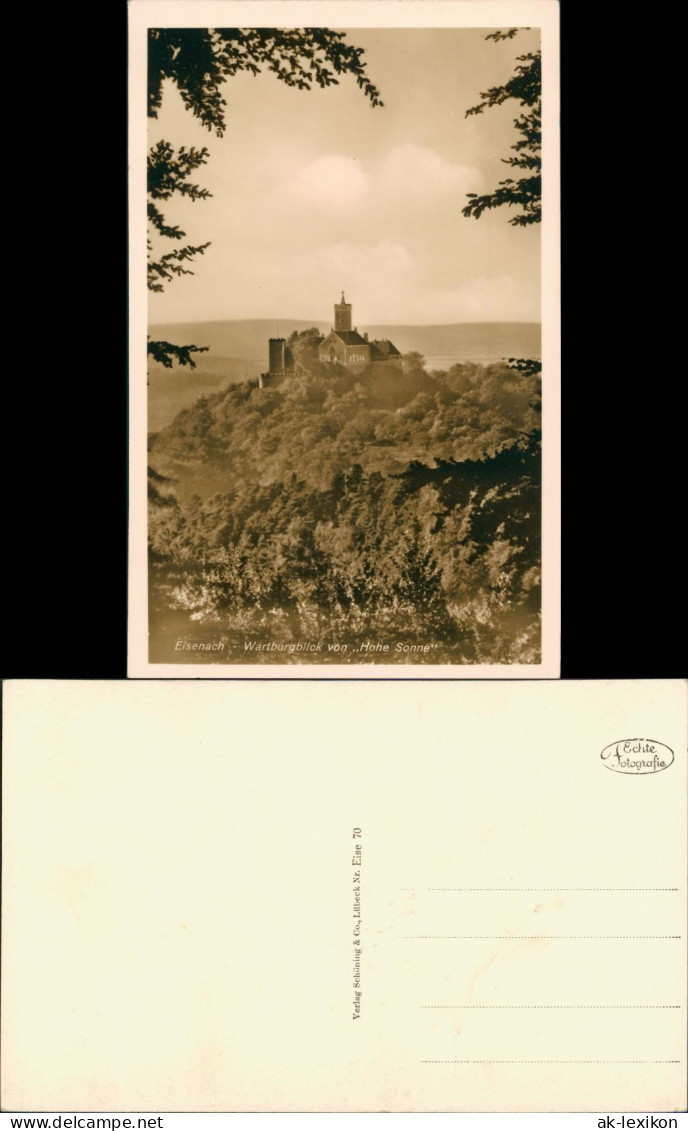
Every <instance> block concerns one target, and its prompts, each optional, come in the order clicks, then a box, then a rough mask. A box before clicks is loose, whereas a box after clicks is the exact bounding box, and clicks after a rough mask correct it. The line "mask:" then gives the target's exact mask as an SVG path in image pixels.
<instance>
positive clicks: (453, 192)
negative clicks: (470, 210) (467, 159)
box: [377, 144, 483, 205]
mask: <svg viewBox="0 0 688 1131" xmlns="http://www.w3.org/2000/svg"><path fill="white" fill-rule="evenodd" d="M482 180H483V178H482V174H481V172H480V170H479V169H475V168H473V166H471V165H454V164H451V163H450V162H449V161H445V159H444V158H443V157H442V156H441V155H440V154H439V153H437V152H436V150H434V149H428V148H427V147H425V146H420V145H411V144H409V145H398V146H396V147H395V148H394V149H390V150H389V151H388V152H387V153H386V154H385V155H384V157H383V158H382V160H381V162H380V165H379V169H378V175H377V183H378V186H379V188H380V189H381V191H382V192H383V193H385V194H386V196H387V197H388V198H389V197H391V198H392V199H394V200H395V201H396V202H397V203H401V202H406V203H407V204H413V205H418V204H421V205H423V204H424V203H425V204H427V203H428V202H429V201H430V200H433V201H434V200H435V199H437V198H438V197H446V196H452V197H453V196H462V195H463V194H465V193H466V192H475V191H476V189H478V188H480V186H481V184H482Z"/></svg>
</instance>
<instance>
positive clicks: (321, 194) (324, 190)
mask: <svg viewBox="0 0 688 1131" xmlns="http://www.w3.org/2000/svg"><path fill="white" fill-rule="evenodd" d="M367 191H368V178H367V177H366V175H365V173H364V172H363V170H362V168H361V164H360V162H359V161H357V160H356V159H355V158H353V157H344V156H342V155H341V154H333V155H330V156H328V157H318V158H317V160H315V161H311V162H310V163H309V164H308V165H305V166H304V167H303V168H302V169H300V170H299V171H298V173H297V174H296V175H295V176H294V177H292V178H291V179H290V180H289V181H288V182H287V185H286V192H287V195H288V196H289V197H290V198H291V199H292V200H294V201H295V202H297V203H301V204H306V205H308V206H309V207H313V206H315V207H317V208H320V209H322V210H323V211H325V212H329V211H332V210H339V209H341V208H352V207H354V206H355V205H357V204H358V203H359V201H360V200H362V198H363V197H364V196H365V195H366V193H367Z"/></svg>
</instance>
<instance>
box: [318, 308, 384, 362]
mask: <svg viewBox="0 0 688 1131" xmlns="http://www.w3.org/2000/svg"><path fill="white" fill-rule="evenodd" d="M318 357H319V359H320V361H323V362H325V363H327V364H329V365H335V364H336V365H345V366H346V367H347V369H354V370H356V369H363V368H365V366H366V365H370V364H371V362H379V361H386V362H391V363H392V364H393V365H401V364H402V360H401V354H400V353H399V350H398V349H397V347H396V346H395V345H394V344H393V342H390V341H388V340H387V339H386V338H384V339H382V340H381V341H373V342H369V341H368V335H367V334H359V332H358V327H356V326H355V327H354V328H353V330H352V329H351V303H350V302H347V301H346V299H345V298H344V292H343V291H342V301H341V302H336V303H335V306H334V327H333V329H332V330H330V332H329V334H328V335H327V337H326V338H325V340H324V342H321V343H320V347H319V349H318Z"/></svg>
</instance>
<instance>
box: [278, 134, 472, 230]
mask: <svg viewBox="0 0 688 1131" xmlns="http://www.w3.org/2000/svg"><path fill="white" fill-rule="evenodd" d="M482 180H483V178H482V175H481V173H480V171H479V170H478V169H475V168H473V167H472V166H470V165H456V164H452V163H451V162H449V161H446V160H445V159H444V158H443V157H442V156H441V155H440V154H439V153H437V151H436V150H434V149H430V148H428V147H426V146H420V145H411V144H408V145H398V146H395V147H394V148H393V149H389V150H387V152H386V153H384V154H383V155H382V156H381V157H380V158H379V160H377V161H371V162H369V163H368V165H367V167H366V168H363V166H362V163H361V161H360V160H358V159H357V158H355V157H348V156H345V155H344V154H330V155H329V156H327V157H319V158H317V160H315V161H311V162H309V163H308V164H307V165H304V166H303V167H302V168H301V169H299V170H298V172H296V173H295V174H294V175H293V176H292V177H291V178H290V179H289V180H288V181H287V183H286V185H285V186H283V188H282V189H281V191H282V192H285V193H286V196H287V197H288V199H289V200H290V201H291V202H292V204H295V205H297V206H300V207H303V206H306V207H307V208H308V209H309V210H311V209H313V208H316V209H317V210H318V211H319V212H321V213H323V214H328V213H333V212H334V213H341V212H342V211H343V210H344V211H354V210H356V212H357V219H360V220H361V221H365V220H366V219H368V220H369V221H371V222H372V221H375V222H376V223H381V224H384V223H385V222H386V220H389V219H390V218H391V217H392V216H393V215H394V214H396V215H404V214H410V213H416V214H421V213H426V212H427V210H428V209H429V208H430V207H433V208H434V207H437V206H438V204H439V203H442V202H451V203H452V204H456V203H457V202H461V203H462V204H463V203H464V197H465V194H466V193H467V192H475V191H476V190H477V189H479V188H480V187H481V185H482Z"/></svg>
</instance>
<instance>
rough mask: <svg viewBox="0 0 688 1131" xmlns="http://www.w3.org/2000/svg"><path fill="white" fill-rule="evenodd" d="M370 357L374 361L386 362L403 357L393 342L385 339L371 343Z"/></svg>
mask: <svg viewBox="0 0 688 1131" xmlns="http://www.w3.org/2000/svg"><path fill="white" fill-rule="evenodd" d="M370 357H371V360H372V361H386V360H387V358H389V357H401V354H400V353H399V350H398V349H397V347H396V346H395V345H394V344H393V342H390V341H389V339H387V338H383V339H382V340H381V341H374V342H370Z"/></svg>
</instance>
